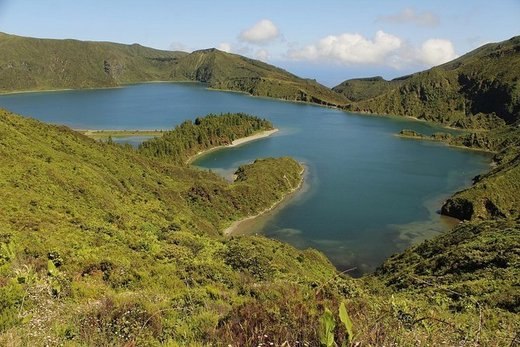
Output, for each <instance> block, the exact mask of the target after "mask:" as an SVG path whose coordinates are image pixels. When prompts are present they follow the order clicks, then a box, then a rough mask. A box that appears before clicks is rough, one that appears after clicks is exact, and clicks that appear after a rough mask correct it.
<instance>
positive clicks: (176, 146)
mask: <svg viewBox="0 0 520 347" xmlns="http://www.w3.org/2000/svg"><path fill="white" fill-rule="evenodd" d="M271 129H273V125H272V124H271V122H269V121H267V120H265V119H261V118H258V117H255V116H251V115H247V114H245V113H226V114H220V115H216V114H209V115H207V116H205V117H197V118H196V119H195V121H194V122H193V121H191V120H187V121H185V122H183V123H182V124H180V125H178V126H176V127H175V129H173V130H171V131H168V132H166V133H164V135H163V136H162V137H157V138H154V139H151V140H148V141H145V142H143V143H142V144H141V145H140V146H139V152H140V153H142V154H145V155H147V156H153V157H158V158H161V159H166V160H168V161H170V162H173V163H176V164H181V165H182V164H185V163H186V162H187V161H188V160H189V158H190V157H192V156H193V155H195V154H197V153H199V152H201V151H205V150H208V149H210V148H213V147H217V146H225V145H229V144H231V143H232V142H233V141H234V140H236V139H238V138H242V137H247V136H250V135H252V134H254V133H256V132H258V131H264V130H271Z"/></svg>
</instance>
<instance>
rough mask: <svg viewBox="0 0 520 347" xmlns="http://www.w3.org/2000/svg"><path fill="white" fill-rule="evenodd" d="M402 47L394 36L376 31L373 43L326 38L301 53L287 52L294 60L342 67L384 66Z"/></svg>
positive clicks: (360, 38) (347, 36)
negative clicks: (324, 62) (334, 62)
mask: <svg viewBox="0 0 520 347" xmlns="http://www.w3.org/2000/svg"><path fill="white" fill-rule="evenodd" d="M402 45H403V42H402V40H401V39H400V38H399V37H397V36H394V35H391V34H387V33H385V32H383V31H378V32H377V33H376V35H375V37H374V38H373V39H371V40H370V39H367V38H365V37H363V36H362V35H360V34H350V33H345V34H341V35H339V36H334V35H329V36H327V37H324V38H322V39H321V40H319V41H318V42H317V43H315V44H312V45H308V46H306V47H304V48H303V49H299V50H298V49H293V50H290V51H289V54H288V55H289V58H291V59H294V60H315V61H316V60H330V61H336V62H341V63H343V64H383V63H385V60H387V59H389V58H390V57H391V55H392V53H393V52H395V51H397V50H398V49H399V48H400V47H401V46H402Z"/></svg>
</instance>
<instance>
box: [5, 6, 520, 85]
mask: <svg viewBox="0 0 520 347" xmlns="http://www.w3.org/2000/svg"><path fill="white" fill-rule="evenodd" d="M0 31H3V32H7V33H11V34H17V35H23V36H36V37H48V38H75V39H81V40H99V41H115V42H122V43H135V42H137V43H140V44H142V45H145V46H150V47H154V48H159V49H181V50H186V51H191V50H196V49H202V48H208V47H217V48H220V49H223V50H227V51H231V52H235V53H239V54H242V55H246V56H249V57H252V58H257V59H261V60H265V61H267V62H268V63H271V64H274V65H277V66H281V67H283V68H285V69H287V70H289V71H291V72H293V73H296V74H298V75H301V76H304V77H310V78H316V79H317V80H318V81H320V82H322V83H324V84H327V85H334V84H336V83H339V82H340V81H342V80H345V79H347V78H353V77H363V76H372V75H382V76H384V77H386V78H393V77H397V76H401V75H403V74H407V73H411V72H415V71H419V70H422V69H425V68H428V67H431V66H433V65H436V64H439V63H442V62H444V61H447V60H450V59H453V58H454V57H456V56H459V55H462V54H464V53H466V52H468V51H470V50H472V49H474V48H476V47H478V46H480V45H482V44H484V43H487V42H496V41H502V40H505V39H508V38H510V37H512V36H515V35H519V34H520V0H497V1H489V0H487V1H481V0H471V1H457V0H451V1H443V0H440V1H428V2H427V1H400V0H388V1H382V0H381V1H377V0H359V1H348V0H321V1H306V0H298V1H292V0H286V1H281V0H263V1H239V0H223V1H216V0H213V1H211V0H195V1H162V0H148V1H133V0H126V1H123V0H110V1H109V0H103V1H100V0H75V1H71V0H0Z"/></svg>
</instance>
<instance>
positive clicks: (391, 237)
mask: <svg viewBox="0 0 520 347" xmlns="http://www.w3.org/2000/svg"><path fill="white" fill-rule="evenodd" d="M0 107H3V108H7V109H9V110H11V111H13V112H16V113H20V114H22V115H25V116H30V117H34V118H37V119H39V120H42V121H45V122H49V123H56V124H65V125H68V126H70V127H73V128H78V129H127V130H131V129H143V130H144V129H146V130H154V129H169V128H172V127H174V126H175V125H176V124H179V123H181V122H182V121H183V120H185V119H194V118H195V117H197V116H201V115H206V114H208V113H221V112H246V113H250V114H254V115H257V116H260V117H264V118H267V119H269V120H270V121H272V122H273V124H274V125H275V126H276V127H277V128H279V129H280V131H279V132H278V133H276V134H274V135H272V136H271V137H268V138H264V139H261V140H258V141H255V142H250V143H247V144H244V145H241V146H238V147H233V148H225V149H221V150H217V151H214V152H211V153H208V154H207V155H205V156H202V157H200V158H198V159H197V160H196V161H195V162H194V163H193V164H194V165H196V166H199V167H202V168H205V169H211V170H212V171H214V172H216V173H219V174H221V175H224V176H226V177H230V176H231V175H232V173H233V172H234V170H235V169H236V168H237V167H238V166H239V165H241V164H244V163H248V162H251V161H253V160H254V159H255V158H260V157H268V156H292V157H294V158H296V159H297V160H299V161H301V162H303V163H304V164H305V166H306V168H307V170H306V181H305V185H304V187H303V189H302V190H301V191H300V192H298V193H297V194H295V196H294V197H293V198H292V199H291V200H289V201H287V202H286V203H284V205H283V208H279V209H276V210H275V211H273V212H272V213H270V214H268V215H267V216H265V217H262V218H259V219H258V220H255V222H254V223H251V224H250V225H249V226H248V230H247V232H252V233H262V234H265V235H267V236H269V237H273V238H277V239H280V240H282V241H285V242H289V243H291V244H293V245H295V246H297V247H300V248H306V247H314V248H317V249H319V250H321V251H323V252H324V253H325V254H326V255H327V256H328V257H329V259H331V261H332V262H333V263H334V264H335V265H336V266H337V267H338V268H339V269H341V270H345V269H350V268H356V270H354V271H352V272H351V273H352V274H355V275H356V274H360V273H365V272H368V271H372V270H374V269H375V268H376V267H377V266H378V265H379V264H381V262H382V261H383V260H384V259H385V258H387V257H388V256H390V255H391V254H393V253H396V252H398V251H401V250H403V249H404V248H406V247H408V246H409V245H410V244H411V243H414V242H417V241H419V240H423V239H425V238H429V237H432V236H434V235H435V234H437V233H439V232H442V231H445V230H447V229H448V228H449V227H451V226H452V225H453V223H454V221H453V220H450V219H449V218H445V217H442V216H440V215H438V214H437V213H436V211H437V209H439V208H440V206H441V204H442V201H443V200H444V199H446V198H447V197H448V196H449V195H450V194H452V193H453V192H455V191H456V190H459V189H461V188H464V187H466V186H469V185H470V184H471V178H473V177H474V176H475V175H477V174H479V173H482V172H484V171H486V170H487V169H488V166H489V162H490V158H489V155H486V154H484V153H480V152H474V151H469V150H463V149H456V148H449V147H446V146H444V145H442V144H440V143H435V142H426V141H424V142H421V141H415V140H410V139H402V138H399V137H396V136H395V134H396V133H398V132H399V131H400V130H401V129H403V128H406V129H412V130H415V131H417V132H421V133H424V134H432V133H434V132H436V131H440V130H442V129H441V128H439V127H436V126H434V125H431V124H428V123H424V122H419V121H414V120H409V119H404V118H397V117H395V118H394V117H378V116H365V115H357V114H352V113H346V112H342V111H339V110H334V109H328V108H324V107H319V106H314V105H309V104H302V103H291V102H282V101H278V100H273V99H268V98H256V97H250V96H247V95H244V94H240V93H232V92H222V91H213V90H207V89H206V88H205V86H204V85H201V84H186V83H177V84H176V83H154V84H138V85H131V86H127V87H124V88H116V89H100V90H78V91H61V92H39V93H21V94H11V95H3V96H0ZM132 141H133V143H134V144H135V143H136V142H138V141H139V139H135V138H134V139H132ZM242 232H245V231H244V230H242Z"/></svg>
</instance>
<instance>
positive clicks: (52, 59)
mask: <svg viewBox="0 0 520 347" xmlns="http://www.w3.org/2000/svg"><path fill="white" fill-rule="evenodd" d="M146 81H192V82H204V83H207V84H208V86H209V87H211V88H215V89H226V90H234V91H240V92H245V93H248V94H251V95H257V96H267V97H272V98H278V99H284V100H293V101H305V102H312V103H317V104H322V105H328V106H339V105H344V104H345V103H346V100H345V99H344V98H343V96H341V95H340V94H338V93H335V92H334V91H332V90H330V89H329V88H327V87H325V86H323V85H321V84H319V83H317V82H316V81H315V80H309V79H303V78H300V77H297V76H295V75H293V74H290V73H289V72H287V71H285V70H282V69H279V68H277V67H274V66H272V65H269V64H266V63H263V62H260V61H258V60H253V59H249V58H245V57H242V56H240V55H237V54H231V53H225V52H222V51H219V50H217V49H207V50H200V51H195V52H193V53H189V54H188V53H186V52H170V51H161V50H156V49H152V48H147V47H143V46H140V45H138V44H133V45H123V44H116V43H109V42H87V41H78V40H50V39H37V38H29V37H21V36H15V35H8V34H4V33H0V86H1V87H0V93H1V92H16V91H27V90H49V89H79V88H99V87H115V86H120V85H122V84H128V83H136V82H146Z"/></svg>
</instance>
